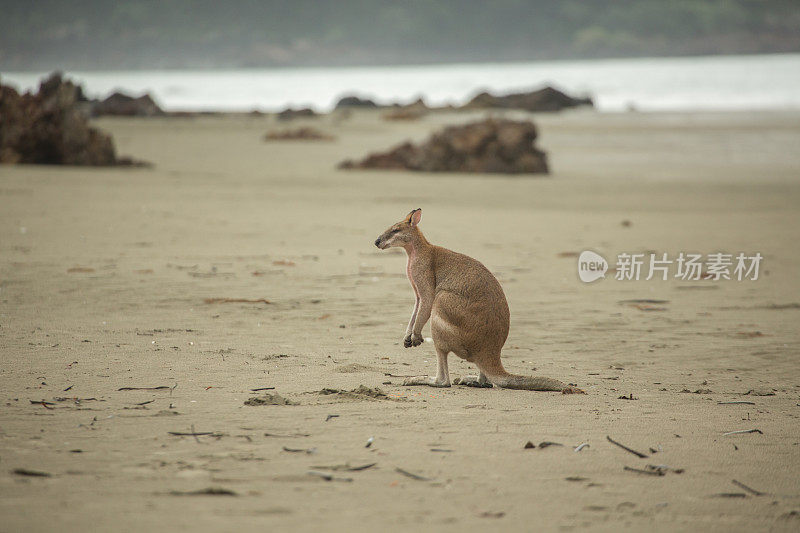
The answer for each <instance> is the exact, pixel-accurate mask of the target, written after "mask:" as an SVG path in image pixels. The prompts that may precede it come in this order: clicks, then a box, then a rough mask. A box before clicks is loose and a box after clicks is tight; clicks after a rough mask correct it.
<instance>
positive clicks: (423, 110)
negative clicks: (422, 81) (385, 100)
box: [383, 98, 430, 120]
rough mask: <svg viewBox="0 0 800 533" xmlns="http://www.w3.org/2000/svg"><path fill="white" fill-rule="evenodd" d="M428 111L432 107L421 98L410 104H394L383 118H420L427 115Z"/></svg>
mask: <svg viewBox="0 0 800 533" xmlns="http://www.w3.org/2000/svg"><path fill="white" fill-rule="evenodd" d="M428 111H430V108H429V107H428V106H427V104H425V101H424V100H423V99H422V98H420V99H418V100H417V101H416V102H412V103H410V104H408V105H400V104H394V105H392V109H391V110H390V111H387V112H386V113H384V114H383V120H419V119H420V118H422V117H424V116H425V115H427V114H428Z"/></svg>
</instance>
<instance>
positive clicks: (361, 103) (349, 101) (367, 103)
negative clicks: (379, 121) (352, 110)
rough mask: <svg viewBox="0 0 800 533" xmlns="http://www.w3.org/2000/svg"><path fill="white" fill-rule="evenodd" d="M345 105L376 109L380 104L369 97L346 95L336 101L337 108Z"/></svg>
mask: <svg viewBox="0 0 800 533" xmlns="http://www.w3.org/2000/svg"><path fill="white" fill-rule="evenodd" d="M345 107H361V108H367V109H375V108H377V107H378V104H376V103H375V102H373V101H372V100H370V99H368V98H359V97H358V96H344V97H342V98H340V99H339V101H338V102H337V103H336V109H342V108H345Z"/></svg>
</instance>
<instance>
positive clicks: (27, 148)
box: [0, 73, 132, 166]
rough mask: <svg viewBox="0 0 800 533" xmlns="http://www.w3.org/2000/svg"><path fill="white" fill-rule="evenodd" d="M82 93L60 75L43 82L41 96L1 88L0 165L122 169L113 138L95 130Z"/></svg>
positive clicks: (40, 89)
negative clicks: (83, 109)
mask: <svg viewBox="0 0 800 533" xmlns="http://www.w3.org/2000/svg"><path fill="white" fill-rule="evenodd" d="M82 94H83V93H82V91H81V89H80V87H79V86H76V85H75V84H73V83H72V82H71V81H69V80H64V79H62V77H61V74H60V73H54V74H52V75H51V76H50V77H49V78H47V79H46V80H45V81H43V82H42V83H41V85H40V86H39V92H38V93H36V94H33V93H25V94H22V95H20V94H19V93H17V91H15V90H14V89H13V88H11V87H8V86H4V85H0V163H11V164H14V163H32V164H42V165H93V166H102V165H116V164H118V163H119V161H118V159H117V156H116V151H115V149H114V142H113V140H112V138H111V136H110V135H108V134H107V133H104V132H102V131H100V130H98V129H95V128H91V127H89V124H88V121H87V118H86V116H85V113H83V112H82V111H81V106H80V104H79V100H80V98H81V97H82ZM131 162H132V161H131V160H129V159H128V160H126V164H131Z"/></svg>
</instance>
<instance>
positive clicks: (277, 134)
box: [264, 128, 334, 141]
mask: <svg viewBox="0 0 800 533" xmlns="http://www.w3.org/2000/svg"><path fill="white" fill-rule="evenodd" d="M333 139H334V137H333V136H332V135H328V134H326V133H323V132H321V131H319V130H317V129H315V128H295V129H288V130H283V131H271V132H269V133H267V134H266V135H264V140H265V141H332V140H333Z"/></svg>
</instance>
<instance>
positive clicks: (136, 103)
mask: <svg viewBox="0 0 800 533" xmlns="http://www.w3.org/2000/svg"><path fill="white" fill-rule="evenodd" d="M91 113H92V115H93V116H96V117H101V116H123V117H154V116H161V115H164V111H163V110H162V109H161V108H160V107H158V104H156V103H155V101H153V99H152V98H151V97H150V95H149V94H143V95H142V96H140V97H138V98H134V97H133V96H129V95H127V94H123V93H119V92H116V93H114V94H112V95H111V96H109V97H108V98H106V99H105V100H102V101H100V102H94V103H93V104H92V106H91Z"/></svg>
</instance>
